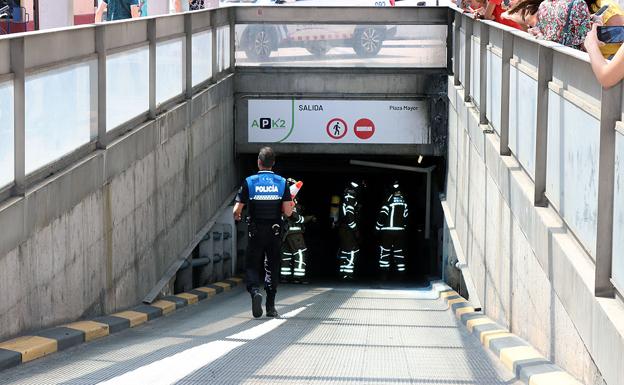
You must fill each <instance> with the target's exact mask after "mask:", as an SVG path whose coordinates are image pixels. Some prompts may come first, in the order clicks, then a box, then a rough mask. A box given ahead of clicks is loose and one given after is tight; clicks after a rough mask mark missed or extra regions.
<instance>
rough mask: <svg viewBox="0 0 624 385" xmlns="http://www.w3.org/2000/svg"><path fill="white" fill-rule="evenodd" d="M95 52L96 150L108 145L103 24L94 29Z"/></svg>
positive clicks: (104, 32) (104, 29)
mask: <svg viewBox="0 0 624 385" xmlns="http://www.w3.org/2000/svg"><path fill="white" fill-rule="evenodd" d="M95 51H96V52H97V61H98V73H97V76H98V81H97V85H98V89H97V93H98V119H97V148H100V149H103V148H106V146H107V145H108V143H107V141H106V125H107V121H106V107H107V106H106V26H105V25H104V24H98V25H97V26H96V27H95Z"/></svg>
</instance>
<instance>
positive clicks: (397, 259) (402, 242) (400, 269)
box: [392, 231, 407, 278]
mask: <svg viewBox="0 0 624 385" xmlns="http://www.w3.org/2000/svg"><path fill="white" fill-rule="evenodd" d="M395 233H396V234H395V236H394V239H393V242H392V248H393V254H394V265H395V266H396V271H397V273H399V276H400V277H401V278H403V276H404V275H405V270H406V266H405V255H406V254H407V253H406V251H407V250H406V245H407V239H405V234H404V233H405V231H396V232H395Z"/></svg>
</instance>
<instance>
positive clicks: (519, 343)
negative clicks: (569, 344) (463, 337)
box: [440, 289, 582, 385]
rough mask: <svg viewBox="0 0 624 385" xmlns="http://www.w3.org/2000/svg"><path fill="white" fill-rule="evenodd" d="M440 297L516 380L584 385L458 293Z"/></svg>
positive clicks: (531, 384) (536, 384)
mask: <svg viewBox="0 0 624 385" xmlns="http://www.w3.org/2000/svg"><path fill="white" fill-rule="evenodd" d="M440 298H441V299H443V300H444V302H446V304H447V305H449V309H451V310H452V311H453V313H454V314H455V317H456V318H457V319H458V320H459V321H460V322H461V323H462V324H463V325H464V326H465V327H466V328H467V329H468V332H469V333H470V334H472V335H474V336H475V337H476V338H478V339H479V341H481V344H482V345H483V346H484V347H485V348H486V349H489V350H490V351H491V352H492V353H494V355H495V356H496V357H498V358H499V360H500V361H501V362H502V364H503V365H505V367H506V368H507V369H509V370H511V371H512V372H513V373H514V375H515V376H516V380H519V381H522V382H524V383H525V384H527V385H582V383H580V382H579V381H577V380H576V379H574V377H572V376H571V375H569V374H568V373H566V372H565V371H564V370H563V369H561V368H560V367H558V366H557V365H555V364H553V363H552V362H550V361H549V360H548V359H546V358H545V357H544V356H542V355H541V354H540V353H539V352H538V351H537V350H536V349H534V348H533V347H532V346H530V345H529V344H528V343H527V342H526V341H524V340H522V339H521V338H519V337H517V336H516V335H514V334H512V333H510V332H509V331H508V330H507V329H505V328H504V327H502V326H500V325H498V324H497V323H496V322H494V321H492V320H491V319H490V318H488V317H487V316H485V314H483V313H482V312H477V311H475V309H474V307H473V306H472V305H471V304H470V302H469V301H468V300H466V299H465V298H463V297H462V296H460V295H459V294H458V293H457V292H456V291H454V290H450V289H449V290H443V291H440Z"/></svg>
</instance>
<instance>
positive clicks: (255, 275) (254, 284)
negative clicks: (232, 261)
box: [245, 229, 264, 318]
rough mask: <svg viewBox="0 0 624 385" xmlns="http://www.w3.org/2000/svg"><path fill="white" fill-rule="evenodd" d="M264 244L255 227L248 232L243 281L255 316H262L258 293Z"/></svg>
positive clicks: (260, 295)
mask: <svg viewBox="0 0 624 385" xmlns="http://www.w3.org/2000/svg"><path fill="white" fill-rule="evenodd" d="M263 265H264V246H263V244H262V237H261V236H260V234H259V232H258V230H257V229H254V230H253V231H251V230H250V232H249V243H248V245H247V255H246V259H245V281H246V284H247V291H248V292H249V294H250V295H251V312H252V314H253V316H254V317H255V318H258V317H261V316H262V294H260V273H261V272H264V266H263Z"/></svg>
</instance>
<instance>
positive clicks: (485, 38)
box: [479, 22, 490, 124]
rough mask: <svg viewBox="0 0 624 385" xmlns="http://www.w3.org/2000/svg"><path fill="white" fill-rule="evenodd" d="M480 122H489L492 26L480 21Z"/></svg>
mask: <svg viewBox="0 0 624 385" xmlns="http://www.w3.org/2000/svg"><path fill="white" fill-rule="evenodd" d="M479 33H480V39H479V63H480V64H481V66H480V68H479V124H488V119H487V85H488V78H487V46H488V44H489V43H490V27H489V26H488V25H487V24H485V23H483V22H481V23H479Z"/></svg>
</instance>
